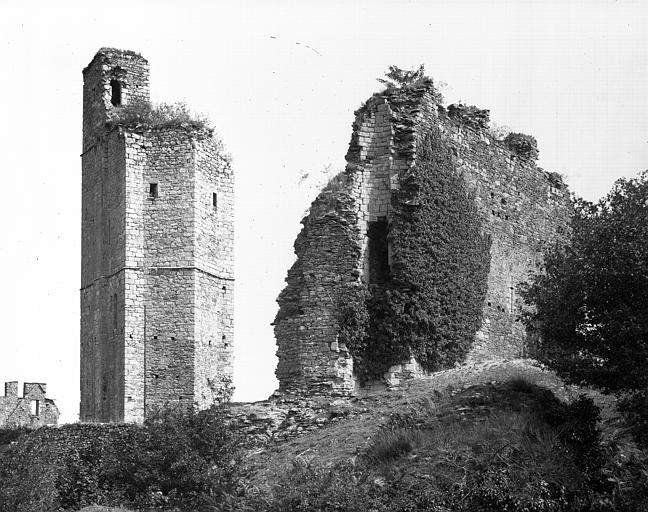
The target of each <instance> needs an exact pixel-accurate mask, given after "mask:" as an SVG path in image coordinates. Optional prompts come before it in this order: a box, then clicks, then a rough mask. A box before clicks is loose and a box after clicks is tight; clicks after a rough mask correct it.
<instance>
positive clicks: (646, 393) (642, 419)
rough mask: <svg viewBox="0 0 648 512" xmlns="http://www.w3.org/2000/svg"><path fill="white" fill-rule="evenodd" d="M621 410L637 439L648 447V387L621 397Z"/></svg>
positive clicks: (644, 446) (643, 445) (645, 447)
mask: <svg viewBox="0 0 648 512" xmlns="http://www.w3.org/2000/svg"><path fill="white" fill-rule="evenodd" d="M619 410H620V411H621V413H622V414H623V415H624V417H625V421H626V424H627V425H628V427H629V428H630V431H631V432H632V436H633V437H634V439H635V441H636V442H637V443H638V444H639V445H640V446H642V447H643V448H644V449H648V389H642V390H639V391H635V392H633V393H628V394H626V395H625V396H623V397H621V399H620V401H619Z"/></svg>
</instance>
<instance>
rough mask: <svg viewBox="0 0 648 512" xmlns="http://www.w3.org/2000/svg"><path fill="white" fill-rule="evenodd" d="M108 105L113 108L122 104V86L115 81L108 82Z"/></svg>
mask: <svg viewBox="0 0 648 512" xmlns="http://www.w3.org/2000/svg"><path fill="white" fill-rule="evenodd" d="M110 103H112V104H113V105H115V106H119V105H121V104H122V85H121V83H119V82H118V81H117V80H111V81H110Z"/></svg>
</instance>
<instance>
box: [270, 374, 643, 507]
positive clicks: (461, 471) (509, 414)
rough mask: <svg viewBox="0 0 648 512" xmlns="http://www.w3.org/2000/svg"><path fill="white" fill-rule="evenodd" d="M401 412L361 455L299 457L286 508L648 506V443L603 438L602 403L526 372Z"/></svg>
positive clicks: (285, 492)
mask: <svg viewBox="0 0 648 512" xmlns="http://www.w3.org/2000/svg"><path fill="white" fill-rule="evenodd" d="M431 405H432V404H431V403H430V402H428V403H423V404H419V405H418V406H414V407H413V409H412V410H411V411H409V412H407V413H404V414H402V413H396V414H394V415H393V416H392V417H391V418H390V420H389V421H388V423H387V424H386V425H385V426H384V427H383V429H382V432H381V433H379V434H378V435H377V436H375V437H374V438H373V439H372V440H371V443H370V444H369V446H368V448H367V449H366V450H365V451H364V452H363V453H362V454H361V455H360V456H359V457H358V459H357V461H356V462H355V463H349V462H343V463H339V464H338V465H336V466H334V467H322V466H320V465H318V464H317V463H316V462H313V463H312V464H297V465H296V466H295V469H294V470H293V472H292V473H291V474H288V475H287V476H285V477H284V478H282V479H281V481H280V484H279V486H278V487H277V488H276V489H275V494H274V497H273V500H272V501H271V502H270V506H269V507H268V508H267V510H271V511H273V512H279V511H284V510H290V511H293V512H307V511H312V510H318V511H324V512H334V511H341V510H344V511H350V512H356V511H357V512H360V511H363V512H364V511H367V510H373V511H376V512H383V511H384V512H387V511H389V512H405V511H412V510H428V511H437V512H451V511H453V512H464V511H466V512H467V511H471V512H472V511H484V512H486V511H498V512H518V511H523V510H524V511H529V512H559V511H564V512H567V511H569V512H579V511H580V512H585V511H591V510H600V511H609V512H613V511H619V512H620V511H627V512H630V511H635V512H639V511H641V510H644V509H645V507H646V506H648V486H647V484H648V473H647V472H646V470H647V469H648V460H647V458H646V455H645V454H644V453H640V452H636V451H633V450H632V449H629V447H627V446H621V445H617V444H614V443H606V442H604V441H603V438H602V432H601V430H600V428H599V427H598V425H597V420H598V418H599V414H600V411H599V409H598V408H597V407H596V406H595V405H594V404H593V402H592V400H591V399H589V398H586V397H584V396H581V397H580V398H579V399H577V400H575V401H574V402H573V403H572V404H570V405H566V404H564V403H561V402H559V401H558V400H557V399H556V398H555V396H554V395H553V394H552V393H551V392H550V391H548V390H546V389H542V388H539V387H537V386H535V385H532V384H530V383H528V382H526V381H523V380H515V381H512V382H510V383H508V384H504V385H499V386H492V385H486V386H475V387H472V388H469V389H467V390H465V391H463V392H461V393H460V394H458V395H456V396H454V397H452V398H450V399H448V400H446V401H442V402H441V403H437V404H435V406H431Z"/></svg>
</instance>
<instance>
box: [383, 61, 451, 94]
mask: <svg viewBox="0 0 648 512" xmlns="http://www.w3.org/2000/svg"><path fill="white" fill-rule="evenodd" d="M377 80H378V82H380V83H381V84H383V85H385V86H386V87H387V90H390V89H411V88H425V89H428V91H429V92H430V93H431V94H432V97H433V98H434V101H435V102H436V103H438V104H441V103H443V95H442V94H441V92H440V91H439V90H438V89H437V88H436V87H435V86H434V80H433V79H432V78H431V77H429V76H426V75H425V66H424V65H423V64H421V65H420V66H419V68H418V69H417V70H415V71H407V70H404V69H401V68H399V67H398V66H389V71H387V72H386V73H385V78H377ZM442 85H443V84H442Z"/></svg>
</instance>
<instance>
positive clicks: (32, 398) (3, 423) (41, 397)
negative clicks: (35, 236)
mask: <svg viewBox="0 0 648 512" xmlns="http://www.w3.org/2000/svg"><path fill="white" fill-rule="evenodd" d="M46 391H47V385H46V384H44V383H42V382H25V383H24V384H23V394H22V396H18V382H17V381H12V382H5V385H4V396H0V428H15V427H29V428H38V427H42V426H44V425H56V424H57V423H58V418H59V410H58V407H56V404H55V403H54V400H52V399H51V398H47V396H46V395H47V393H46Z"/></svg>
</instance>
